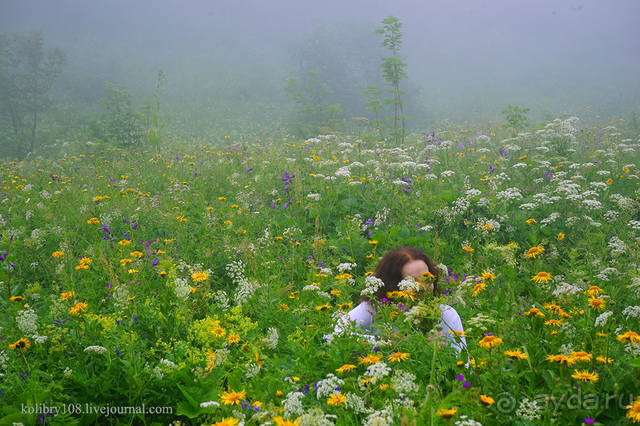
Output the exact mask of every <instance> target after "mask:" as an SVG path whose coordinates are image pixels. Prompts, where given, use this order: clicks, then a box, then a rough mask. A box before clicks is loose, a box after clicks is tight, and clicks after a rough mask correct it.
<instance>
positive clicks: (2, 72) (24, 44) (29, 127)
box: [0, 31, 66, 157]
mask: <svg viewBox="0 0 640 426" xmlns="http://www.w3.org/2000/svg"><path fill="white" fill-rule="evenodd" d="M65 58H66V55H65V52H64V51H63V50H61V49H58V48H54V49H49V50H48V51H46V52H45V49H44V37H43V35H42V33H41V32H39V31H33V32H32V33H31V34H29V35H20V34H15V35H12V36H6V35H0V129H1V130H2V132H0V133H1V134H2V135H3V136H2V137H1V139H0V143H1V145H0V152H2V153H3V154H5V155H16V156H18V157H24V156H25V155H26V154H28V153H30V152H32V151H33V150H34V148H35V147H36V137H37V127H38V119H39V115H40V114H41V113H42V112H44V111H46V110H48V109H49V108H50V106H51V100H50V99H49V97H48V93H49V90H50V89H51V86H52V85H53V82H54V81H55V79H56V78H57V77H58V75H59V74H60V73H61V71H62V65H63V64H64V63H65V60H66V59H65Z"/></svg>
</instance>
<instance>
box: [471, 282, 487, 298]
mask: <svg viewBox="0 0 640 426" xmlns="http://www.w3.org/2000/svg"><path fill="white" fill-rule="evenodd" d="M486 288H487V285H486V284H485V283H483V282H482V283H478V284H476V285H475V286H473V293H472V294H471V296H473V297H476V296H477V295H478V294H480V292H481V291H482V290H486Z"/></svg>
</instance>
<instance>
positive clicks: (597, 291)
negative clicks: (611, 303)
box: [585, 285, 604, 297]
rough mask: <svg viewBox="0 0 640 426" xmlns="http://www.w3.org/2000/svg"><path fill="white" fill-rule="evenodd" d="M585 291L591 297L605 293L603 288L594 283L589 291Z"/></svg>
mask: <svg viewBox="0 0 640 426" xmlns="http://www.w3.org/2000/svg"><path fill="white" fill-rule="evenodd" d="M585 293H586V294H588V295H589V296H591V297H596V296H597V295H599V294H601V293H604V290H602V289H601V288H600V287H598V286H597V285H592V286H591V287H589V289H588V290H587V291H585Z"/></svg>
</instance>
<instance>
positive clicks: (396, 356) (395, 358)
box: [387, 352, 411, 362]
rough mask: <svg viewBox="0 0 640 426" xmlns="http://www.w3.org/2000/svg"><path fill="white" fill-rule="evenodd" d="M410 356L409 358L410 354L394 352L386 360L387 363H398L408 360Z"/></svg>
mask: <svg viewBox="0 0 640 426" xmlns="http://www.w3.org/2000/svg"><path fill="white" fill-rule="evenodd" d="M410 356H411V354H410V353H406V352H394V353H392V354H391V355H389V356H388V357H387V359H388V360H389V362H400V361H405V360H407V359H409V357H410Z"/></svg>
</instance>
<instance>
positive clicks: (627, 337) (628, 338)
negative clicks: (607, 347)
mask: <svg viewBox="0 0 640 426" xmlns="http://www.w3.org/2000/svg"><path fill="white" fill-rule="evenodd" d="M616 340H618V341H619V342H621V343H624V342H631V343H640V336H639V335H638V333H636V332H635V331H627V332H626V333H623V334H618V336H617V337H616Z"/></svg>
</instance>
